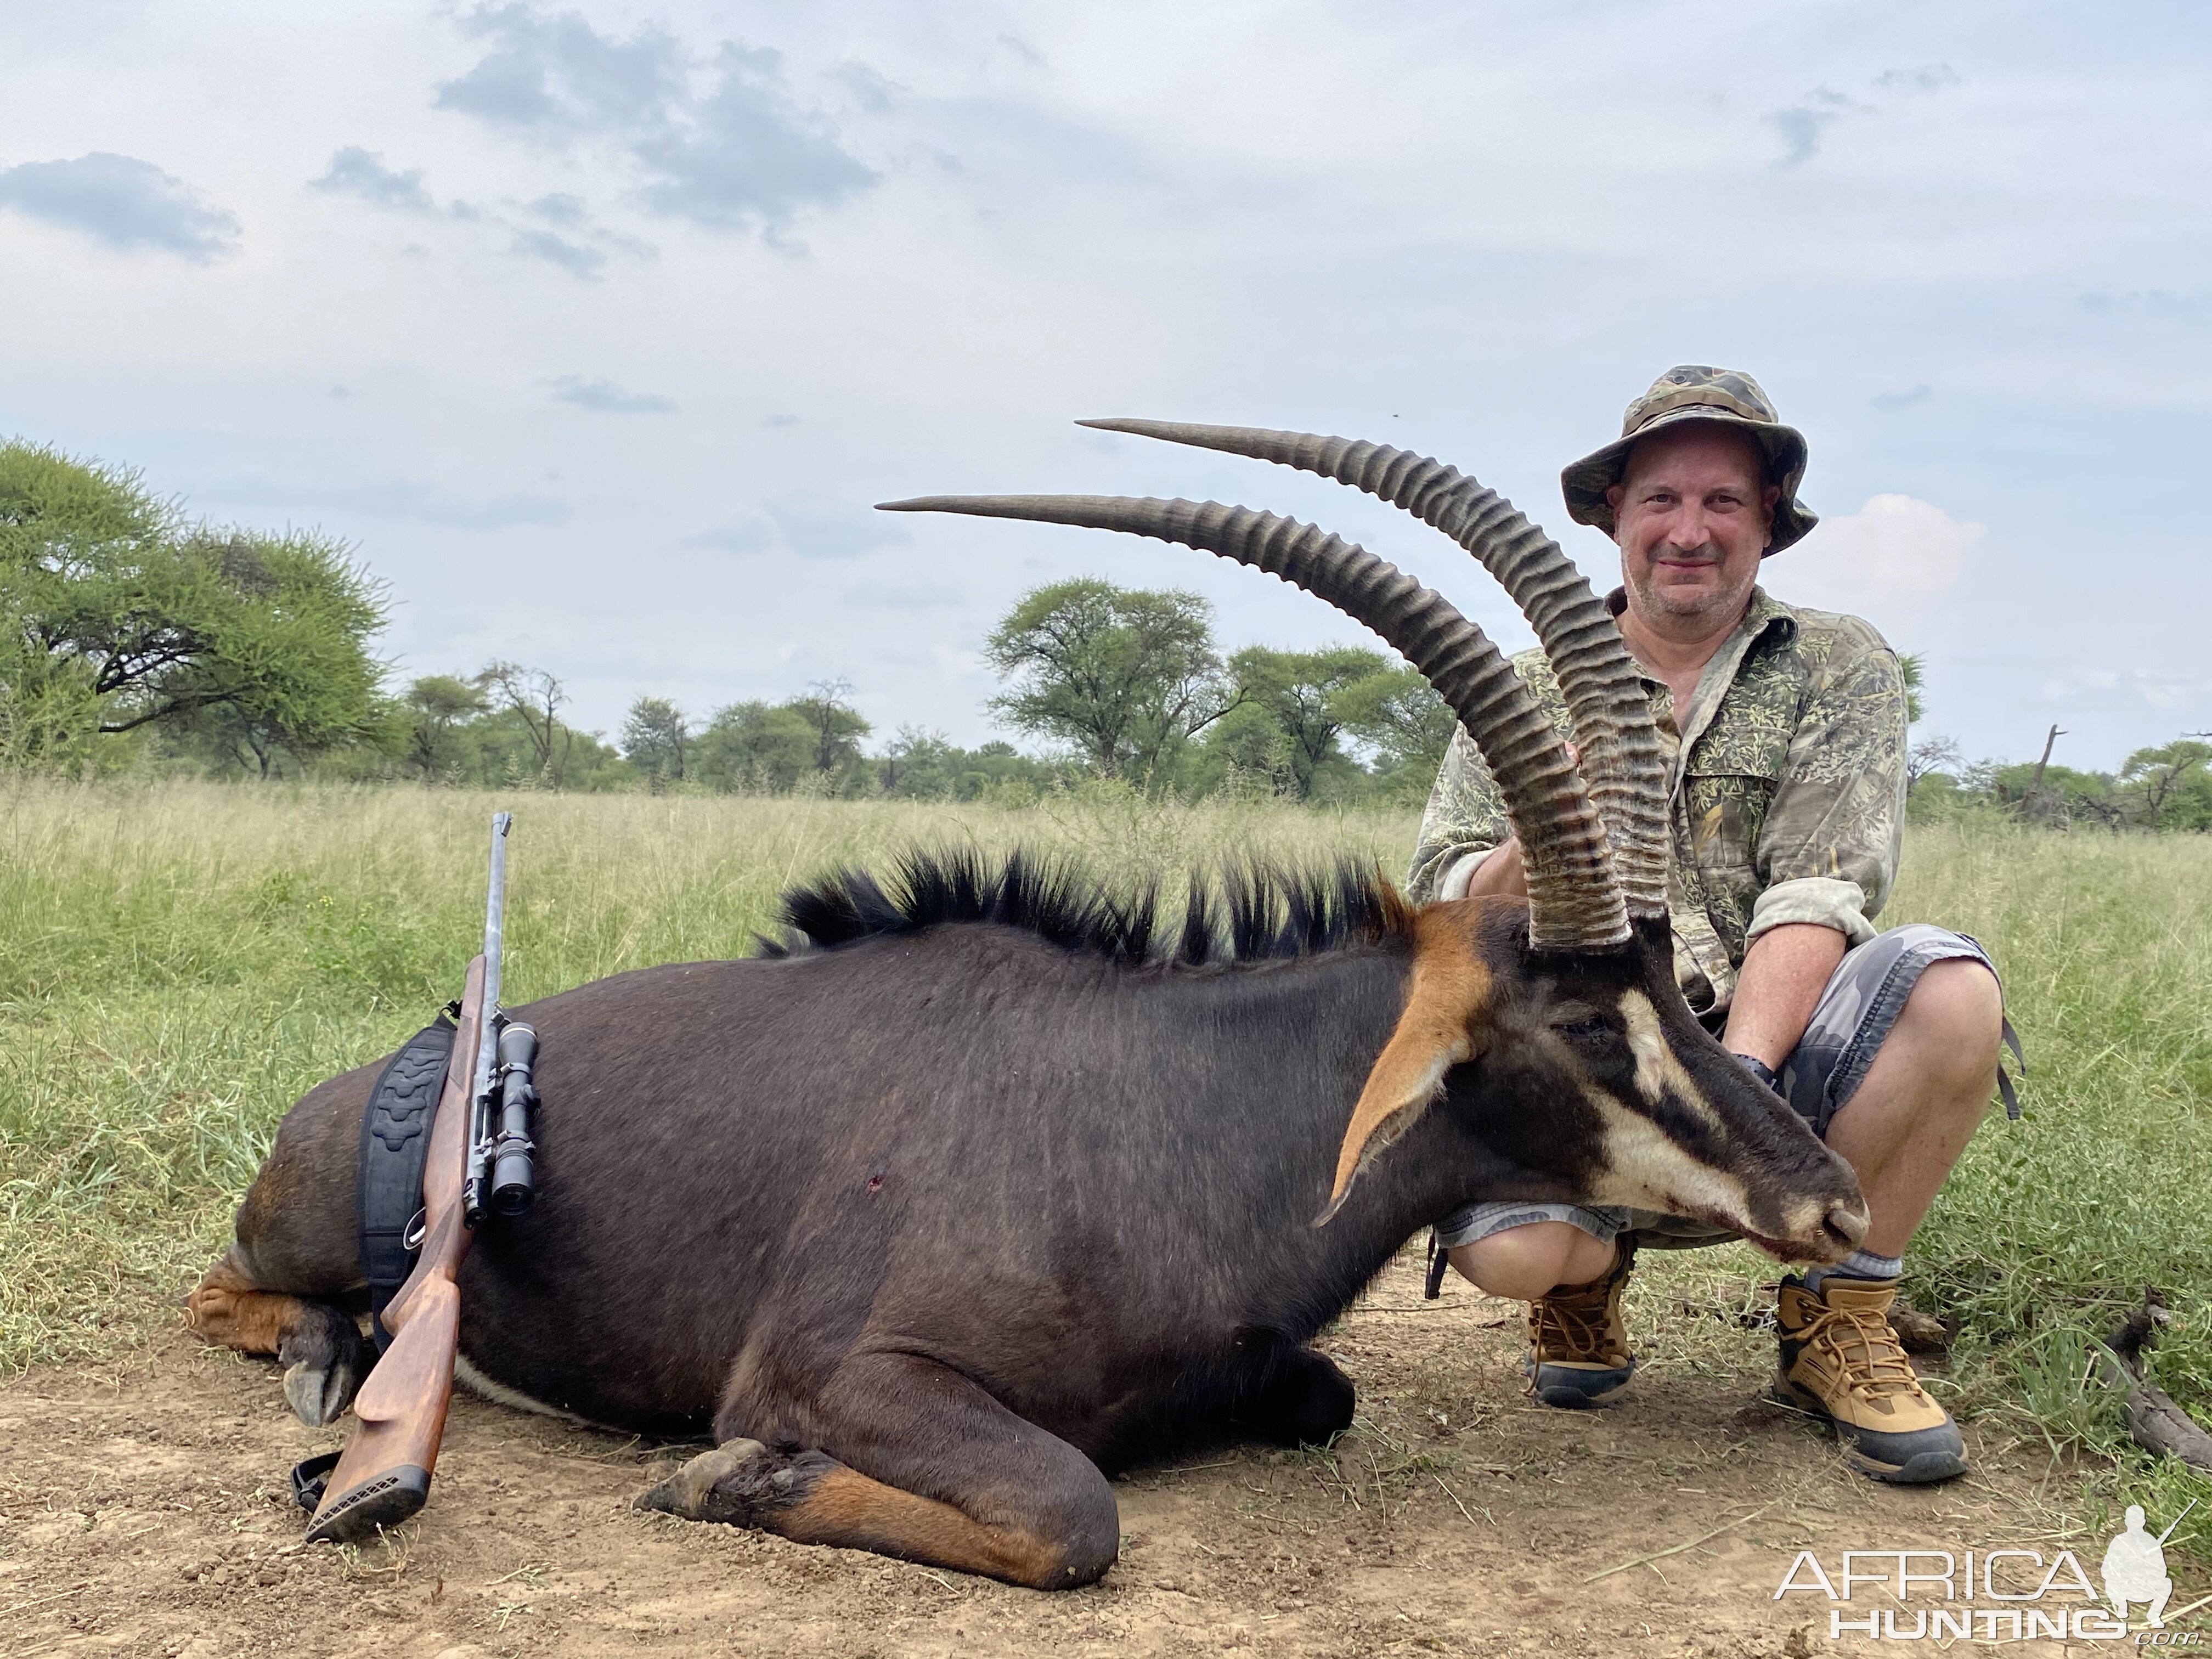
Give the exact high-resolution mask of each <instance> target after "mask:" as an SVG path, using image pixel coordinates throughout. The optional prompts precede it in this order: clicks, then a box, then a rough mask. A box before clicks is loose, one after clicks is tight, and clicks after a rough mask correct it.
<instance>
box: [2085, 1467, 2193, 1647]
mask: <svg viewBox="0 0 2212 1659" xmlns="http://www.w3.org/2000/svg"><path fill="white" fill-rule="evenodd" d="M2196 1507H2197V1500H2196V1499H2195V1498H2191V1499H2190V1500H2189V1509H2187V1510H2182V1512H2181V1513H2180V1514H2179V1515H2177V1516H2174V1517H2173V1526H2172V1527H2168V1528H2166V1530H2165V1531H2164V1532H2162V1533H2160V1534H2159V1535H2158V1536H2157V1537H2155V1538H2153V1537H2152V1536H2151V1535H2150V1534H2148V1533H2147V1532H2145V1531H2144V1530H2143V1512H2142V1504H2129V1505H2128V1525H2127V1530H2126V1531H2124V1532H2123V1533H2122V1534H2120V1535H2119V1536H2118V1538H2115V1539H2114V1540H2112V1542H2111V1543H2109V1544H2107V1545H2106V1547H2105V1566H2104V1577H2105V1599H2106V1601H2110V1602H2111V1603H2112V1609H2113V1611H2114V1612H2116V1613H2118V1614H2119V1615H2120V1617H2121V1618H2123V1619H2125V1618H2126V1617H2127V1616H2128V1603H2129V1602H2130V1601H2141V1602H2143V1603H2145V1604H2146V1605H2147V1607H2148V1612H2147V1613H2145V1615H2144V1617H2145V1619H2146V1620H2147V1621H2148V1624H2149V1626H2150V1627H2151V1628H2152V1629H2153V1630H2164V1629H2165V1628H2166V1602H2167V1601H2170V1600H2172V1596H2173V1580H2172V1579H2171V1578H2169V1577H2166V1540H2167V1539H2169V1538H2171V1537H2172V1536H2173V1528H2174V1527H2178V1526H2179V1525H2180V1524H2181V1523H2182V1522H2183V1521H2184V1520H2185V1519H2186V1518H2187V1517H2188V1515H2189V1510H2193V1509H2195V1508H2196Z"/></svg>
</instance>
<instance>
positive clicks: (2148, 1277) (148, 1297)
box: [0, 783, 2212, 1549]
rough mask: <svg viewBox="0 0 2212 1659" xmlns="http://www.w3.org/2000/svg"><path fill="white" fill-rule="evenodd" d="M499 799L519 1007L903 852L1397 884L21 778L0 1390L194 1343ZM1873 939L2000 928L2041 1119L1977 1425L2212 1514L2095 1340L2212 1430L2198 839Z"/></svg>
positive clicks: (1735, 1285) (1965, 892) (1372, 825)
mask: <svg viewBox="0 0 2212 1659" xmlns="http://www.w3.org/2000/svg"><path fill="white" fill-rule="evenodd" d="M495 805H515V806H516V807H517V808H518V822H517V826H516V831H515V838H514V841H513V850H512V868H513V884H512V896H511V906H510V913H509V921H508V933H507V992H508V1000H510V1001H513V1002H522V1001H526V1000H530V999H532V998H533V997H537V996H540V995H544V994H547V993H549V992H551V991H554V990H557V989H560V988H562V987H566V986H569V985H574V984H576V983H579V982H580V981H585V980H588V979H592V978H596V977H598V976H600V975H606V974H610V973H615V972H618V971H620V970H622V969H627V968H635V967H639V966H642V965H645V964H648V963H657V962H665V961H675V960H684V959H696V958H699V957H716V956H728V955H732V954H735V953H737V952H738V951H743V950H744V949H745V948H747V945H748V941H749V939H750V935H751V933H752V932H753V931H754V930H755V929H756V928H758V927H764V926H766V925H767V924H768V923H769V919H770V916H771V915H772V912H773V906H774V902H775V895H776V893H777V892H778V891H779V890H781V888H782V887H783V886H784V885H785V884H787V883H788V882H790V881H792V880H793V879H795V878H799V877H803V876H805V875H807V874H810V873H812V872H817V871H819V870H822V869H823V868H824V867H825V866H829V865H832V864H835V863H837V862H839V861H841V860H881V859H882V858H883V857H884V854H886V853H888V852H890V851H894V850H896V849H897V848H902V847H905V846H908V845H911V844H914V843H915V842H969V843H973V844H975V845H978V846H981V847H982V848H1006V847H1010V846H1012V845H1014V844H1016V843H1021V844H1025V845H1030V846H1040V847H1048V848H1060V849H1064V850H1066V851H1069V852H1072V853H1073V854H1078V855H1079V856H1080V857H1081V858H1083V859H1085V860H1087V861H1089V862H1090V863H1091V864H1093V865H1094V866H1098V867H1100V868H1117V869H1123V870H1129V869H1147V870H1159V871H1161V872H1164V873H1166V874H1168V875H1169V876H1170V878H1173V877H1174V876H1175V875H1176V873H1177V872H1181V871H1183V870H1186V869H1188V868H1190V867H1193V866H1206V865H1210V864H1212V863H1213V862H1214V861H1215V860H1218V859H1219V858H1220V857H1221V856H1223V855H1224V854H1231V853H1245V852H1249V853H1258V854H1268V855H1274V856H1279V857H1294V858H1318V857H1324V856H1328V855H1330V854H1336V853H1339V852H1344V853H1350V854H1355V855H1358V856H1363V857H1369V856H1371V857H1374V858H1376V859H1378V860H1381V862H1382V863H1383V867H1384V868H1385V869H1386V870H1389V871H1391V872H1395V871H1397V870H1398V869H1399V868H1400V867H1401V866H1402V863H1403V860H1404V858H1405V855H1406V852H1407V848H1409V847H1410V845H1411V842H1412V839H1413V825H1414V819H1413V814H1412V813H1411V812H1409V811H1376V812H1357V813H1345V814H1323V813H1316V812H1309V811H1300V810H1297V809H1292V808H1285V807H1279V806H1274V805H1267V804H1238V803H1221V804H1216V805H1203V806H1198V807H1176V806H1168V805H1158V804H1156V803H1148V802H1146V801H1144V800H1142V799H1135V798H1132V797H1130V796H1128V795H1127V794H1123V793H1117V792H1115V791H1111V790H1099V791H1096V792H1091V793H1083V794H1079V795H1077V796H1075V797H1072V798H1066V799H1055V800H1053V801H1048V802H1047V803H1045V804H1044V805H1038V806H1036V807H1030V808H1024V809H1018V810H1009V809H1005V808H995V807H951V806H924V805H909V804H901V803H891V802H862V803H854V802H834V801H818V800H794V799H781V800H763V799H745V798H730V797H725V798H714V799H690V798H653V797H648V796H587V797H562V796H549V795H538V794H525V795H522V796H520V797H517V798H515V799H513V800H511V801H495V800H494V799H492V798H491V797H489V796H480V795H474V794H463V793H449V792H422V791H410V790H403V789H381V788H377V789H361V790H348V789H337V788H315V787H298V788H284V787H278V788H269V789H256V788H250V787H221V786H214V785H202V784H173V785H158V786H134V785H102V786H88V787H59V786H49V785H33V784H22V783H17V784H13V785H9V786H7V787H6V788H5V791H4V793H0V1262H4V1263H5V1264H6V1271H5V1272H4V1273H0V1372H5V1371H8V1370H18V1369H21V1367H24V1366H26V1365H29V1364H46V1363H54V1362H59V1361H67V1360H72V1359H83V1358H96V1357H100V1356H103V1355H106V1354H111V1353H112V1352H115V1351H117V1349H118V1347H122V1346H128V1345H130V1344H131V1343H132V1342H134V1341H137V1340H143V1338H144V1336H145V1335H146V1334H147V1333H148V1332H149V1331H150V1330H152V1329H154V1328H157V1327H158V1326H160V1325H161V1324H162V1323H164V1322H173V1320H174V1319H175V1318H176V1313H175V1308H176V1304H177V1303H178V1301H179V1298H180V1297H181V1296H182V1294H183V1292H184V1291H185V1290H186V1289H188V1288H189V1287H190V1285H191V1284H192V1283H193V1282H194V1280H195V1279H197V1275H198V1273H199V1272H200V1270H201V1269H202V1268H203V1267H204V1266H205V1265H206V1263H207V1262H208V1261H209V1260H210V1259H211V1258H212V1256H213V1255H214V1254H215V1253H216V1251H217V1250H218V1249H220V1248H221V1247H222V1243H223V1242H224V1240H225V1239H226V1238H227V1237H228V1228H229V1219H230V1212H231V1210H232V1207H233V1206H234V1204H235V1203H236V1201H237V1199H238V1197H239V1195H240V1193H242V1192H243V1190H244V1189H245V1187H246V1183H247V1182H249V1181H250V1180H251V1179H252V1176H253V1172H254V1170H255V1169H256V1167H257V1166H258V1163H259V1161H260V1158H261V1156H262V1154H263V1152H264V1151H265V1149H266V1147H267V1146H268V1143H269V1139H270V1134H271V1133H272V1132H273V1130H274V1128H275V1127H276V1121H277V1119H278V1118H279V1117H280V1116H281V1115H283V1111H284V1109H286V1107H288V1106H289V1104H290V1103H291V1102H292V1101H293V1100H294V1099H295V1097H297V1096H298V1095H300V1094H301V1092H302V1091H305V1090H306V1089H307V1088H308V1087H309V1086H310V1085H313V1084H314V1083H316V1082H318V1081H319V1080H320V1079H323V1078H325V1077H327V1076H330V1075H331V1073H335V1072H337V1071H340V1070H343V1069H344V1068H346V1067H348V1066H354V1065H357V1064H359V1063H361V1062H362V1061H363V1060H368V1059H372V1058H374V1057H375V1056H376V1055H378V1054H382V1053H384V1052H386V1050H388V1049H389V1048H392V1046H393V1045H395V1044H396V1043H397V1042H398V1041H399V1040H400V1039H401V1038H403V1037H404V1036H405V1035H406V1034H407V1033H408V1032H410V1031H411V1030H414V1029H415V1028H416V1026H417V1025H419V1024H422V1021H423V1019H424V1018H427V1016H428V1012H430V1011H431V1010H432V1009H434V1008H435V1006H436V1005H437V1004H438V1003H440V1002H441V1001H443V1000H445V999H446V998H447V997H449V996H451V995H453V994H455V991H456V989H457V987H458V982H459V972H460V968H461V966H462V964H463V963H465V961H466V960H467V958H468V957H470V956H471V954H473V952H474V951H475V950H476V948H477V939H478V934H479V932H480V929H481V927H482V910H481V904H482V897H481V895H482V887H483V861H484V850H485V830H486V824H487V821H488V818H489V813H490V811H491V810H492V809H493V807H494V806H495ZM1883 920H1884V921H1887V922H1892V923H1894V922H1899V921H1916V920H1929V921H1942V922H1944V923H1946V924H1947V925H1949V926H1952V927H1960V928H1963V929H1964V930H1966V931H1967V932H1969V933H1973V934H1975V935H1976V936H1977V937H1978V938H1979V939H1982V941H1983V942H1984V945H1987V946H1988V947H1989V949H1990V951H1991V953H1992V955H1993V956H1994V957H1996V961H1997V963H1998V964H1999V966H2000V967H2001V969H2002V970H2003V972H2004V974H2005V976H2006V981H2007V986H2008V994H2009V997H2010V1001H2011V1006H2012V1012H2013V1018H2014V1020H2015V1024H2017V1025H2018V1026H2019V1028H2020V1030H2021V1036H2022V1037H2023V1038H2024V1040H2025V1041H2026V1042H2027V1048H2028V1058H2029V1064H2030V1067H2031V1071H2030V1075H2029V1078H2028V1079H2027V1085H2026V1088H2025V1090H2024V1096H2025V1099H2026V1102H2027V1120H2026V1121H2024V1122H2021V1123H2018V1124H2008V1123H2006V1122H2005V1121H2003V1120H2002V1117H2000V1116H1994V1115H1993V1116H1992V1118H1991V1120H1990V1122H1989V1123H1988V1124H1987V1125H1986V1126H1985V1127H1984V1130H1983V1131H1982V1133H1980V1134H1979V1135H1978V1137H1977V1138H1976V1139H1975V1141H1974V1143H1973V1144H1972V1146H1971V1147H1970V1148H1969V1149H1968V1151H1967V1153H1966V1158H1965V1159H1964V1161H1963V1162H1962V1164H1961V1165H1960V1170H1959V1171H1958V1173H1957V1175H1956V1176H1954V1178H1953V1180H1952V1182H1951V1183H1950V1185H1949V1186H1948V1188H1946V1190H1945V1192H1944V1194H1943V1195H1942V1198H1941V1200H1939V1201H1938V1203H1937V1206H1936V1210H1935V1212H1934V1213H1933V1214H1932V1215H1931V1216H1930V1218H1929V1222H1928V1224H1927V1225H1926V1226H1925V1227H1924V1228H1923V1231H1922V1233H1921V1236H1920V1237H1919V1239H1918V1240H1917V1242H1916V1244H1915V1248H1914V1250H1913V1254H1912V1257H1911V1268H1910V1271H1911V1275H1912V1282H1911V1285H1910V1287H1909V1293H1910V1294H1911V1297H1913V1299H1915V1300H1917V1301H1918V1302H1920V1303H1921V1304H1923V1305H1925V1306H1929V1307H1932V1308H1938V1309H1942V1310H1947V1311H1950V1312H1954V1313H1956V1314H1957V1315H1958V1316H1960V1320H1961V1322H1962V1327H1963V1330H1962V1335H1961V1338H1960V1342H1959V1345H1958V1346H1957V1349H1956V1351H1955V1352H1954V1363H1953V1365H1952V1367H1951V1371H1950V1376H1949V1379H1948V1383H1946V1384H1945V1385H1944V1386H1947V1387H1948V1389H1950V1396H1949V1397H1950V1399H1951V1401H1952V1402H1953V1403H1954V1408H1956V1409H1959V1410H1960V1411H1962V1412H1965V1413H1972V1414H1977V1415H1979V1416H1982V1417H1984V1418H1985V1419H2001V1420H2002V1421H2004V1422H2008V1423H2009V1424H2011V1425H2015V1427H2016V1428H2017V1429H2018V1430H2019V1431H2021V1432H2022V1433H2024V1434H2027V1435H2029V1436H2032V1437H2038V1438H2045V1439H2048V1440H2049V1441H2050V1442H2051V1443H2052V1445H2053V1447H2054V1448H2055V1449H2057V1450H2058V1451H2060V1452H2062V1453H2063V1454H2064V1455H2066V1456H2067V1457H2068V1458H2069V1459H2071V1460H2074V1462H2075V1466H2077V1467H2078V1468H2079V1470H2080V1471H2081V1473H2080V1474H2079V1475H2078V1478H2079V1480H2081V1481H2082V1482H2083V1483H2085V1484H2084V1486H2083V1492H2084V1494H2085V1497H2086V1498H2087V1501H2088V1502H2089V1503H2091V1504H2109V1503H2112V1502H2119V1501H2127V1500H2128V1499H2129V1498H2134V1499H2136V1500H2138V1501H2146V1502H2148V1503H2150V1504H2153V1506H2154V1510H2155V1511H2156V1512H2159V1513H2171V1512H2172V1511H2173V1510H2178V1509H2179V1506H2180V1504H2181V1503H2182V1502H2184V1501H2185V1498H2183V1497H2181V1496H2179V1494H2180V1493H2182V1492H2189V1493H2191V1494H2194V1493H2197V1492H2203V1494H2204V1495H2205V1497H2206V1498H2207V1503H2206V1505H2205V1508H2206V1509H2207V1510H2212V1482H2205V1481H2202V1480H2196V1479H2195V1478H2194V1477H2189V1476H2185V1475H2183V1474H2177V1473H2176V1472H2175V1471H2174V1470H2172V1468H2166V1469H2163V1470H2159V1469H2154V1468H2151V1467H2150V1466H2149V1464H2148V1461H2147V1460H2145V1459H2142V1458H2141V1457H2140V1456H2137V1455H2135V1454H2133V1453H2132V1452H2131V1451H2130V1450H2128V1449H2127V1448H2126V1446H2125V1443H2124V1434H2123V1432H2122V1431H2121V1429H2120V1427H2119V1425H2118V1415H2117V1411H2116V1409H2115V1407H2114V1403H2113V1402H2112V1400H2111V1399H2110V1397H2109V1395H2108V1394H2106V1392H2105V1391H2103V1390H2102V1389H2099V1388H2096V1387H2094V1386H2092V1387H2090V1388H2087V1389H2084V1388H2082V1387H2081V1383H2080V1381H2079V1379H2080V1376H2081V1370H2082V1369H2083V1365H2084V1355H2085V1352H2086V1350H2085V1347H2084V1344H2085V1342H2086V1340H2087V1339H2089V1338H2091V1337H2094V1336H2100V1335H2102V1334H2106V1332H2108V1331H2110V1330H2111V1329H2112V1328H2114V1327H2115V1326H2117V1325H2118V1323H2119V1322H2120V1320H2121V1318H2122V1317H2124V1315H2125V1314H2126V1313H2127V1311H2128V1310H2130V1308H2131V1307H2132V1306H2134V1305H2135V1304H2136V1303H2137V1302H2138V1301H2139V1300H2140V1298H2141V1296H2142V1290H2143V1287H2144V1286H2145V1285H2156V1286H2157V1287H2158V1288H2159V1289H2160V1291H2162V1292H2164V1293H2165V1294H2166V1297H2168V1299H2169V1301H2170V1302H2171V1304H2172V1308H2173V1310H2174V1315H2175V1322H2174V1325H2173V1327H2172V1329H2171V1330H2170V1332H2169V1333H2168V1334H2167V1335H2166V1338H2165V1340H2164V1341H2163V1342H2162V1344H2161V1345H2160V1346H2159V1347H2158V1348H2157V1349H2156V1350H2155V1352H2154V1355H2153V1358H2152V1364H2153V1370H2154V1376H2155V1378H2156V1380H2157V1381H2158V1382H2159V1383H2160V1384H2161V1385H2162V1386H2164V1387H2165V1388H2166V1389H2168V1390H2169V1391H2170V1392H2172V1394H2173V1395H2175V1396H2176V1397H2177V1398H2178V1399H2179V1400H2180V1401H2183V1402H2184V1403H2185V1405H2188V1406H2190V1407H2192V1408H2194V1409H2195V1410H2196V1411H2197V1413H2199V1415H2200V1417H2201V1418H2212V838H2205V837H2199V836H2172V837H2167V838H2164V839H2160V840H2152V839H2148V838H2138V837H2130V838H2123V839H2114V838H2110V837H2106V836H2093V835H2083V836H2072V837H2068V836H2054V835H2049V834H2044V833H2038V832H2027V831H2019V830H2010V829H1989V828H1983V829H1966V828H1960V827H1946V826H1937V827H1931V828H1926V829H1918V828H1916V829H1915V830H1914V831H1913V832H1912V836H1911V841H1910V842H1909V844H1908V847H1907V851H1906V858H1905V879H1904V881H1903V882H1902V883H1901V884H1900V886H1899V891H1898V893H1897V895H1896V897H1895V899H1894V900H1893V902H1892V905H1891V908H1890V909H1889V910H1888V911H1887V913H1886V915H1885V916H1884V918H1883ZM1774 1271H1775V1270H1774V1268H1773V1266H1772V1264H1771V1263H1766V1262H1764V1261H1763V1260H1762V1259H1761V1258H1759V1257H1757V1256H1755V1255H1752V1254H1751V1253H1750V1252H1749V1251H1747V1250H1744V1249H1729V1250H1724V1251H1713V1252H1698V1253H1692V1255H1689V1256H1688V1257H1686V1259H1682V1260H1677V1261H1665V1262H1663V1263H1655V1264H1654V1270H1653V1271H1652V1272H1651V1273H1639V1274H1638V1279H1639V1281H1644V1284H1643V1285H1640V1286H1639V1299H1640V1300H1643V1301H1646V1302H1650V1300H1651V1299H1652V1298H1660V1299H1662V1300H1663V1299H1666V1298H1674V1299H1679V1298H1680V1296H1682V1295H1685V1294H1694V1295H1695V1296H1697V1297H1705V1298H1711V1297H1718V1298H1720V1299H1721V1300H1723V1301H1727V1300H1729V1298H1736V1297H1752V1296H1753V1287H1754V1286H1755V1285H1756V1284H1757V1283H1758V1282H1759V1280H1761V1279H1765V1280H1768V1281H1771V1279H1772V1277H1773V1275H1774ZM1652 1305H1653V1306H1654V1307H1655V1308H1656V1305H1657V1304H1656V1303H1653V1304H1652ZM1659 1318H1660V1315H1659V1314H1658V1313H1656V1311H1655V1312H1651V1313H1650V1316H1649V1317H1648V1318H1645V1317H1642V1316H1640V1317H1639V1324H1640V1325H1642V1324H1650V1323H1653V1322H1656V1321H1657V1320H1658V1319H1659ZM2069 1478H2075V1477H2071V1476H2069ZM2192 1530H2193V1528H2192ZM2207 1532H2208V1534H2212V1527H2208V1528H2207ZM2197 1547H2198V1548H2200V1549H2204V1548H2206V1546H2204V1545H2203V1544H2200V1545H2198V1546H2197Z"/></svg>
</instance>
